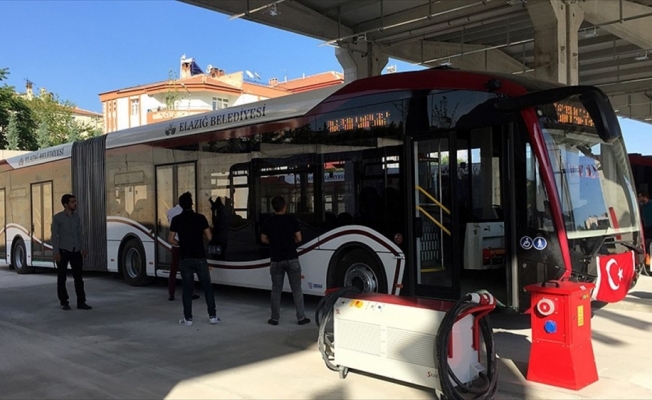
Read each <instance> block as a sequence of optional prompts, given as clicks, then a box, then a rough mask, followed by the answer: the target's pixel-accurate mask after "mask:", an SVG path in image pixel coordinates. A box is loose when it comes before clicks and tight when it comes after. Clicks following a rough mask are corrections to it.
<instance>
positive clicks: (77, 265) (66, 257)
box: [57, 249, 86, 305]
mask: <svg viewBox="0 0 652 400" xmlns="http://www.w3.org/2000/svg"><path fill="white" fill-rule="evenodd" d="M59 254H60V255H61V261H59V262H58V263H57V296H59V302H61V305H64V304H68V299H69V297H68V291H67V290H66V275H67V272H68V264H70V268H71V269H72V277H73V279H74V280H75V295H76V296H77V304H78V305H79V304H83V303H86V293H85V292H84V281H83V280H82V265H83V262H82V254H81V252H80V251H68V250H63V249H59Z"/></svg>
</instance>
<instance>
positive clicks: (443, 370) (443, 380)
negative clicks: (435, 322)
mask: <svg viewBox="0 0 652 400" xmlns="http://www.w3.org/2000/svg"><path fill="white" fill-rule="evenodd" d="M470 300H471V296H470V295H467V296H465V297H463V298H461V299H460V300H458V301H457V302H456V303H455V305H454V306H453V308H451V310H450V311H448V312H447V313H446V315H445V316H444V319H443V320H442V323H441V325H440V326H439V329H438V331H437V341H436V343H435V360H436V361H437V368H438V370H439V383H440V385H441V390H442V392H443V394H444V396H443V397H445V398H447V399H454V400H466V399H469V398H471V399H491V398H493V396H494V394H495V393H496V389H497V382H498V371H497V369H496V350H495V347H494V334H493V326H492V324H491V320H490V319H489V316H488V315H485V316H484V317H483V318H482V319H481V320H480V322H479V324H480V331H481V332H482V338H483V339H484V343H485V347H486V351H487V365H486V368H487V369H486V372H481V373H480V379H482V381H483V384H482V385H481V386H480V387H473V385H472V384H471V383H469V384H464V383H462V382H460V380H459V379H458V378H457V376H455V373H454V372H453V370H452V369H451V367H450V365H448V343H449V340H450V336H451V333H452V331H453V325H454V324H455V320H456V319H457V317H458V316H459V315H461V314H463V313H464V312H465V311H467V310H469V309H471V308H475V307H477V306H478V304H477V303H473V302H471V301H470ZM478 345H479V344H478ZM478 352H480V349H478ZM451 379H452V380H453V382H454V383H453V382H451ZM469 395H470V396H471V397H469Z"/></svg>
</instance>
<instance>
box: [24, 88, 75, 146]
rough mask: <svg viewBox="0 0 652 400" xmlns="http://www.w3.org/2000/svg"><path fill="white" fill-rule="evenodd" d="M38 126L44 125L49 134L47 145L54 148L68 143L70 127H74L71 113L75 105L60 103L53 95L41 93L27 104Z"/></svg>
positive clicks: (66, 102) (68, 102)
mask: <svg viewBox="0 0 652 400" xmlns="http://www.w3.org/2000/svg"><path fill="white" fill-rule="evenodd" d="M27 103H28V105H29V107H30V108H31V110H32V113H33V114H34V119H35V120H36V121H37V122H38V126H39V127H40V126H41V124H43V123H45V124H46V125H47V128H48V133H49V143H50V144H49V145H50V146H56V145H59V144H62V143H67V142H68V141H69V137H68V136H69V135H70V134H71V131H72V127H73V126H75V125H76V123H75V119H74V117H73V115H72V112H73V110H74V108H75V105H74V104H73V103H71V102H70V101H67V100H66V101H60V100H59V96H57V95H56V94H54V93H49V92H42V93H41V94H40V95H39V96H37V97H34V98H33V99H32V100H30V101H28V102H27Z"/></svg>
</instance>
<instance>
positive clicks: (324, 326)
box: [315, 286, 360, 371]
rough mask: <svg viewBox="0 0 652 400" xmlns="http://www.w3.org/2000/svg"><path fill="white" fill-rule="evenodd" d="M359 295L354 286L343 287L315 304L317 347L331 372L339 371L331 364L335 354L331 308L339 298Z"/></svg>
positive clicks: (358, 290)
mask: <svg viewBox="0 0 652 400" xmlns="http://www.w3.org/2000/svg"><path fill="white" fill-rule="evenodd" d="M359 293H360V289H358V288H356V287H354V286H345V287H342V288H339V289H337V290H336V291H334V292H332V293H329V294H327V295H326V296H324V297H323V298H322V299H321V300H319V303H317V308H316V310H315V323H316V324H317V326H318V327H319V337H318V339H317V346H318V347H319V351H320V352H321V356H322V358H323V359H324V363H326V366H327V367H328V369H330V370H331V371H339V367H338V366H337V365H335V364H333V360H334V359H335V353H333V344H334V332H333V324H332V322H333V307H334V306H335V303H337V300H338V299H339V298H340V297H342V296H346V295H350V294H359Z"/></svg>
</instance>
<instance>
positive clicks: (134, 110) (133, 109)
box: [131, 99, 140, 115]
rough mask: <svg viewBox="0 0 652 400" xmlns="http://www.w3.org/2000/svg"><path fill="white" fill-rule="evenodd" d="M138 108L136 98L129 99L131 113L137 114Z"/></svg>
mask: <svg viewBox="0 0 652 400" xmlns="http://www.w3.org/2000/svg"><path fill="white" fill-rule="evenodd" d="M139 109H140V108H139V107H138V99H135V100H131V115H138V111H139Z"/></svg>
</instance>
